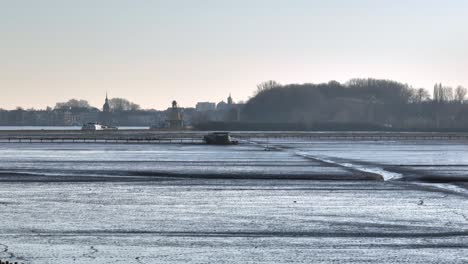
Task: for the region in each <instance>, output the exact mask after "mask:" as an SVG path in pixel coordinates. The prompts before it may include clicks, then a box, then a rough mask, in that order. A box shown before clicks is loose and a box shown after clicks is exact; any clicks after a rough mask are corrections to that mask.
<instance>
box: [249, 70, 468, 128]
mask: <svg viewBox="0 0 468 264" xmlns="http://www.w3.org/2000/svg"><path fill="white" fill-rule="evenodd" d="M433 95H434V96H433V97H431V96H430V95H429V93H428V91H427V90H425V89H422V88H420V89H416V88H412V87H411V86H409V85H407V84H403V83H399V82H396V81H392V80H378V79H352V80H350V81H348V82H346V83H344V84H342V83H339V82H336V81H330V82H328V83H323V84H288V85H281V84H279V83H277V82H275V81H268V82H264V83H262V84H260V85H258V87H257V92H256V95H255V96H254V97H252V98H251V99H250V100H249V101H248V102H247V104H246V105H245V106H244V108H243V109H242V117H243V118H242V121H243V122H242V123H244V125H248V124H250V126H252V123H257V124H259V126H260V127H261V126H262V125H261V124H265V123H267V124H270V127H269V129H270V130H272V129H273V128H274V127H271V124H277V129H282V128H283V127H284V128H288V130H295V129H294V128H296V127H297V130H323V129H327V130H379V129H381V130H463V129H466V128H468V104H465V99H466V96H467V89H466V88H464V87H462V86H458V87H456V88H452V87H446V86H443V85H442V84H436V85H435V86H434V92H433Z"/></svg>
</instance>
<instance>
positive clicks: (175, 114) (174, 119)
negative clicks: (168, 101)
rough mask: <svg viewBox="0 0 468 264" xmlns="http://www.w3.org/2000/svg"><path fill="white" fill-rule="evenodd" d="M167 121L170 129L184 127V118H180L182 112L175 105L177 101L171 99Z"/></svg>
mask: <svg viewBox="0 0 468 264" xmlns="http://www.w3.org/2000/svg"><path fill="white" fill-rule="evenodd" d="M167 121H168V123H169V128H170V129H175V130H177V129H182V128H183V127H184V120H183V118H182V112H181V110H180V108H179V106H178V105H177V101H172V108H171V109H169V114H168V120H167Z"/></svg>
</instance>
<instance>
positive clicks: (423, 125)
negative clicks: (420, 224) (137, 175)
mask: <svg viewBox="0 0 468 264" xmlns="http://www.w3.org/2000/svg"><path fill="white" fill-rule="evenodd" d="M466 97H467V89H466V88H464V87H462V86H458V87H455V88H452V87H447V86H443V85H442V84H436V85H434V87H433V96H432V97H431V96H430V94H429V92H428V91H427V90H425V89H422V88H418V89H416V88H413V87H411V86H409V85H407V84H403V83H400V82H396V81H392V80H379V79H352V80H350V81H348V82H346V83H339V82H337V81H330V82H328V83H322V84H312V83H306V84H287V85H281V84H279V83H277V82H275V81H267V82H263V83H261V84H259V85H258V86H257V90H256V92H255V94H254V96H253V97H251V98H250V99H249V100H248V101H247V103H245V104H239V105H234V108H230V110H228V111H232V112H233V113H227V114H226V115H224V116H226V118H224V119H223V120H216V121H213V120H203V119H201V118H200V114H198V115H197V113H196V111H195V109H193V108H187V109H185V110H184V113H185V115H184V119H185V117H187V120H188V121H189V122H190V121H191V122H190V123H191V124H192V125H193V126H194V129H200V130H343V131H344V130H401V131H466V130H467V129H468V103H466V102H465V100H466ZM109 104H110V106H111V109H112V110H113V116H114V117H116V118H117V119H119V118H120V119H122V120H123V121H122V122H121V123H124V124H132V125H143V124H144V125H150V123H151V122H155V121H151V120H158V119H155V118H153V117H152V116H153V115H155V114H157V113H158V112H161V113H163V111H156V110H154V109H151V110H143V109H141V107H140V106H139V105H137V104H135V103H132V102H130V101H128V100H126V99H124V98H112V99H109ZM33 111H36V110H23V109H16V110H11V111H9V112H10V113H9V114H7V115H5V114H3V115H2V111H0V117H2V116H3V120H4V121H5V122H7V124H10V123H12V122H13V121H15V120H23V121H24V122H22V123H19V122H17V123H14V122H13V124H23V125H28V124H29V123H34V122H36V123H37V124H60V122H61V121H60V122H57V121H54V120H49V119H51V117H50V116H52V117H53V118H52V119H56V120H63V119H64V117H62V115H63V113H62V112H70V111H71V112H91V113H98V112H100V109H98V108H95V107H92V106H90V105H89V103H88V102H87V101H86V100H76V99H71V100H69V101H67V102H64V103H57V104H56V106H55V107H54V108H53V109H52V108H48V109H46V110H45V111H44V110H40V111H36V113H40V112H47V111H52V113H54V115H40V114H31V115H25V114H22V113H32V112H33ZM3 112H4V113H5V112H8V111H3ZM132 113H135V115H132ZM161 113H159V114H161ZM189 113H190V114H189ZM136 114H139V116H137V115H136ZM56 115H57V117H55V116H56ZM84 116H85V117H86V115H84ZM97 116H98V115H97V114H91V115H89V117H88V119H90V120H91V119H92V120H94V119H97ZM143 116H144V119H145V121H144V122H143V121H141V120H142V119H143ZM33 117H34V118H33ZM121 117H122V118H121ZM41 118H42V119H41ZM159 119H164V117H162V116H160V117H159ZM8 120H13V121H12V122H10V121H8ZM28 120H36V121H28ZM41 120H42V121H41ZM83 120H84V119H83ZM140 123H141V124H140Z"/></svg>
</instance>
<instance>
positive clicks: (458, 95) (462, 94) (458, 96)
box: [455, 86, 467, 103]
mask: <svg viewBox="0 0 468 264" xmlns="http://www.w3.org/2000/svg"><path fill="white" fill-rule="evenodd" d="M466 94H467V89H466V88H465V87H463V86H458V87H457V89H455V101H457V102H459V103H463V101H465V98H466Z"/></svg>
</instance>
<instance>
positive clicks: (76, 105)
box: [55, 99, 91, 109]
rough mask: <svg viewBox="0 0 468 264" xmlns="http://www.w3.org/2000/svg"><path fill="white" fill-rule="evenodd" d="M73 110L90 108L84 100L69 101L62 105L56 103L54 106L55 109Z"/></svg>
mask: <svg viewBox="0 0 468 264" xmlns="http://www.w3.org/2000/svg"><path fill="white" fill-rule="evenodd" d="M73 108H86V109H89V108H91V106H90V105H89V103H88V101H86V100H77V99H70V100H68V101H67V102H64V103H57V104H56V105H55V109H73Z"/></svg>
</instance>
